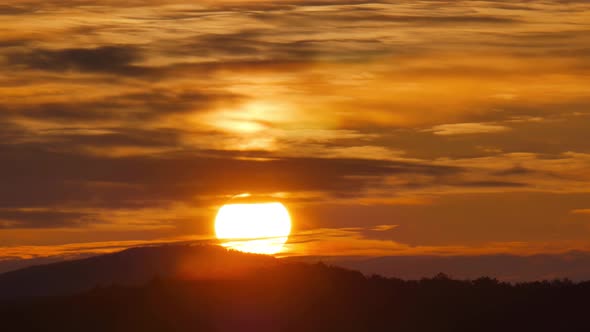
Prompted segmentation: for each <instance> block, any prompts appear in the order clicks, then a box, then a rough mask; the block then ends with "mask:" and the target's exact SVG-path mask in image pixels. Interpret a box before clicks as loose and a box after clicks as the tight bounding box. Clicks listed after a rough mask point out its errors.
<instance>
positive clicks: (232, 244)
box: [215, 202, 291, 254]
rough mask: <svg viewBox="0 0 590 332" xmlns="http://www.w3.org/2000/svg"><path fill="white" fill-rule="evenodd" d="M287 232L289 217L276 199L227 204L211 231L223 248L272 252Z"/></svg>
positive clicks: (289, 226) (221, 210) (281, 246)
mask: <svg viewBox="0 0 590 332" xmlns="http://www.w3.org/2000/svg"><path fill="white" fill-rule="evenodd" d="M290 233H291V217H290V216H289V212H288V211H287V208H286V207H285V206H284V205H283V204H281V203H278V202H269V203H244V204H227V205H224V206H222V207H221V209H219V212H218V213H217V217H216V218H215V234H216V236H217V238H218V239H219V240H220V241H221V242H222V245H223V246H224V247H226V248H231V249H235V250H239V251H244V252H250V253H257V254H276V253H278V252H280V251H281V250H282V249H283V245H284V244H285V242H287V238H288V237H289V234H290Z"/></svg>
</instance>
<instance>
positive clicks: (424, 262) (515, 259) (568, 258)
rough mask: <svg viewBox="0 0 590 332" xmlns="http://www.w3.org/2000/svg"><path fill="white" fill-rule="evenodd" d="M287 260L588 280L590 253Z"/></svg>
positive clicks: (394, 272) (414, 275)
mask: <svg viewBox="0 0 590 332" xmlns="http://www.w3.org/2000/svg"><path fill="white" fill-rule="evenodd" d="M289 260H296V261H302V262H311V263H313V262H319V261H321V262H325V263H329V264H332V265H336V266H341V267H345V268H348V269H353V270H359V271H362V272H363V273H364V274H367V275H372V274H378V275H382V276H386V277H393V278H401V279H408V280H417V279H421V278H426V277H431V276H434V275H436V274H437V273H440V272H444V273H445V274H447V275H450V276H452V277H453V278H457V279H477V278H479V277H481V276H489V277H494V278H497V279H499V280H502V281H508V282H527V281H535V280H552V279H561V278H568V279H571V280H574V281H583V280H590V254H588V253H587V252H578V251H571V252H567V253H560V254H537V255H527V256H518V255H506V254H504V255H477V256H458V255H456V256H427V255H418V256H384V257H343V256H325V257H322V256H316V257H311V256H310V257H294V258H289Z"/></svg>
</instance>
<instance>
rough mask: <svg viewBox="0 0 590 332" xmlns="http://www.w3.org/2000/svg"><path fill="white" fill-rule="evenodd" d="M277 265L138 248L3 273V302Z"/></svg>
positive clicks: (211, 253)
mask: <svg viewBox="0 0 590 332" xmlns="http://www.w3.org/2000/svg"><path fill="white" fill-rule="evenodd" d="M276 263H277V262H276V260H275V259H274V258H273V257H270V256H264V255H253V254H245V253H240V252H236V251H228V250H226V249H225V248H222V247H218V246H205V245H168V246H157V247H155V246H154V247H138V248H131V249H127V250H124V251H121V252H117V253H113V254H106V255H101V256H95V257H90V258H86V259H81V260H72V261H65V262H58V263H53V264H46V265H39V266H32V267H28V268H24V269H21V270H17V271H11V272H6V273H4V274H0V299H5V298H14V297H23V296H48V295H68V294H75V293H79V292H82V291H85V290H89V289H91V288H93V287H95V286H97V285H103V286H108V285H111V284H118V285H143V284H146V283H147V282H148V281H150V280H152V279H153V278H155V277H161V278H173V279H180V280H183V279H199V278H208V279H211V278H214V279H224V278H233V277H236V276H238V275H239V274H243V273H246V272H247V271H249V270H251V269H252V268H256V267H260V266H264V265H267V264H276Z"/></svg>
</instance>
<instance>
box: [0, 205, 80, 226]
mask: <svg viewBox="0 0 590 332" xmlns="http://www.w3.org/2000/svg"><path fill="white" fill-rule="evenodd" d="M88 217H89V215H87V214H84V213H78V212H62V211H45V210H42V211H35V210H33V211H26V210H25V211H23V210H3V209H2V210H0V229H3V228H12V229H15V228H57V227H79V226H80V224H81V223H82V222H83V220H84V219H87V218H88Z"/></svg>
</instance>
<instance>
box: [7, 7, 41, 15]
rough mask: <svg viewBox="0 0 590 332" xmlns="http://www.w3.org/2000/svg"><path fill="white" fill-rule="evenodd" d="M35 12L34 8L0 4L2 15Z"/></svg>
mask: <svg viewBox="0 0 590 332" xmlns="http://www.w3.org/2000/svg"><path fill="white" fill-rule="evenodd" d="M33 12H35V9H33V8H30V7H24V6H23V7H21V6H11V5H0V16H2V15H7V16H8V15H21V14H30V13H33Z"/></svg>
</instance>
